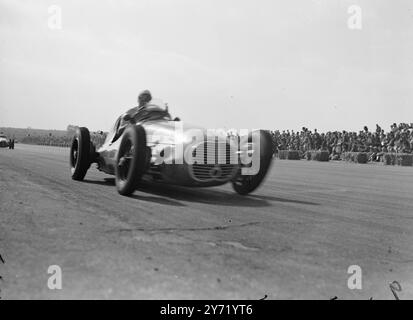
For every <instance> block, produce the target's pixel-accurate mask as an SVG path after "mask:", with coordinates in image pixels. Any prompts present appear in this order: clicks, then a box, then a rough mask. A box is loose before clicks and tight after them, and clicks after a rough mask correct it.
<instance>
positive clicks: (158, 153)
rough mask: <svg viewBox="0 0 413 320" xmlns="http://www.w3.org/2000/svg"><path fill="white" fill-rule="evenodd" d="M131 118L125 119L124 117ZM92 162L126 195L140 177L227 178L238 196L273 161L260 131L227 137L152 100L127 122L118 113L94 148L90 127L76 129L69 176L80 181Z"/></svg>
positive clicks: (212, 182) (207, 183)
mask: <svg viewBox="0 0 413 320" xmlns="http://www.w3.org/2000/svg"><path fill="white" fill-rule="evenodd" d="M128 123H129V122H128ZM92 163H96V164H97V168H98V169H99V170H100V171H103V172H105V173H107V174H110V175H114V176H115V181H116V187H117V190H118V192H119V193H120V194H122V195H130V194H132V193H133V192H134V191H135V190H136V188H137V187H138V186H139V183H140V182H141V181H142V179H144V180H150V181H154V182H159V183H165V184H173V185H180V186H188V187H211V186H218V185H222V184H225V183H228V182H231V183H232V185H233V188H234V190H235V191H236V192H237V193H239V194H242V195H245V194H248V193H250V192H252V191H254V190H255V189H256V188H257V187H258V186H259V185H260V184H261V183H262V181H263V180H264V178H265V176H266V174H267V172H268V170H269V169H270V166H271V163H272V139H271V136H270V134H269V133H268V132H267V131H264V130H254V131H249V132H247V134H246V135H244V136H236V137H235V138H234V137H232V138H231V137H228V135H227V134H226V133H224V132H214V133H213V134H212V135H211V134H210V131H209V130H206V129H203V128H200V127H198V126H192V125H188V124H186V123H185V124H184V123H183V122H182V121H180V120H179V119H178V118H175V119H172V117H171V115H170V114H169V112H168V107H167V105H166V104H164V103H163V102H162V101H160V100H152V101H151V102H150V103H148V104H147V106H146V108H145V111H143V112H139V114H137V115H136V117H135V118H133V119H131V122H130V124H128V125H126V126H122V117H119V118H118V119H117V120H116V122H115V125H114V126H113V128H112V129H111V130H110V132H109V133H108V135H107V137H106V139H105V142H104V143H103V145H102V146H101V147H99V148H98V149H97V150H96V147H95V145H94V144H93V143H92V142H91V138H90V133H89V130H88V129H87V128H85V127H80V128H77V130H76V133H75V135H74V137H73V141H72V145H71V148H70V169H71V175H72V179H74V180H80V181H81V180H83V179H84V177H85V175H86V173H87V170H88V169H89V167H90V166H91V164H92Z"/></svg>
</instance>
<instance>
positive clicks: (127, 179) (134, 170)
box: [115, 125, 147, 196]
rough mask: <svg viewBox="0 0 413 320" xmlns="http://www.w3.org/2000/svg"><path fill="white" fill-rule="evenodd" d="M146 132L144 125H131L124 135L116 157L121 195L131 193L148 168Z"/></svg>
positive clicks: (116, 176) (116, 175)
mask: <svg viewBox="0 0 413 320" xmlns="http://www.w3.org/2000/svg"><path fill="white" fill-rule="evenodd" d="M146 158H147V157H146V133H145V129H144V128H143V127H142V126H139V125H138V126H135V125H134V126H129V127H128V128H126V130H125V132H124V133H123V135H122V140H121V143H120V146H119V151H118V155H117V157H116V167H115V180H116V188H117V190H118V192H119V193H120V194H121V195H124V196H128V195H131V194H132V193H133V192H134V191H135V190H136V187H137V186H138V184H139V181H140V180H141V179H142V176H143V174H144V172H145V168H146V160H147V159H146Z"/></svg>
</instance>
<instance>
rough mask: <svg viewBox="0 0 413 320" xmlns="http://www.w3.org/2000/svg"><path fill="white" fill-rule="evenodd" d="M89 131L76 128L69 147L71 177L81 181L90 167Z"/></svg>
mask: <svg viewBox="0 0 413 320" xmlns="http://www.w3.org/2000/svg"><path fill="white" fill-rule="evenodd" d="M90 144H91V143H90V133H89V130H88V129H87V128H84V127H81V128H77V129H76V133H75V136H74V137H73V141H72V146H71V148H70V171H71V173H72V179H73V180H78V181H82V180H83V179H84V177H85V175H86V172H87V170H88V169H89V167H90V163H91V162H90Z"/></svg>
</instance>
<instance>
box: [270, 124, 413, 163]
mask: <svg viewBox="0 0 413 320" xmlns="http://www.w3.org/2000/svg"><path fill="white" fill-rule="evenodd" d="M271 135H272V138H273V143H274V144H273V146H274V152H275V153H277V152H278V150H298V151H300V152H301V154H302V155H303V157H304V155H305V153H306V152H307V151H328V153H329V154H330V159H332V160H340V159H342V155H343V153H344V152H367V153H369V158H370V159H369V160H370V161H380V160H381V158H382V156H383V154H384V153H388V152H397V153H413V123H411V124H407V123H400V124H399V125H397V124H396V123H394V124H393V125H391V128H390V131H388V132H385V130H384V129H382V128H381V127H380V126H379V125H376V129H375V131H370V130H369V129H368V128H367V127H366V126H365V127H364V128H363V130H361V131H359V132H348V131H332V132H331V131H329V132H326V133H320V132H318V131H317V129H314V131H311V130H309V129H308V128H305V127H303V128H302V129H301V131H297V132H294V131H293V130H292V131H290V130H285V131H278V130H276V131H271Z"/></svg>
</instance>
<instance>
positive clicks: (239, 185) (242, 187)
mask: <svg viewBox="0 0 413 320" xmlns="http://www.w3.org/2000/svg"><path fill="white" fill-rule="evenodd" d="M253 134H254V135H259V137H260V140H259V141H260V169H259V171H258V173H257V174H256V175H242V174H241V170H240V172H239V173H238V175H237V177H236V178H235V180H234V181H233V182H232V187H233V188H234V190H235V191H236V192H237V193H238V194H241V195H246V194H248V193H251V192H252V191H254V190H255V189H257V188H258V186H259V185H260V184H261V183H262V182H263V180H264V178H265V176H266V174H267V172H268V170H269V169H270V167H271V163H272V138H271V135H270V134H269V133H268V132H267V131H264V130H259V131H254V132H252V133H251V134H250V135H249V136H248V142H252V141H253V139H252V135H253Z"/></svg>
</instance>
